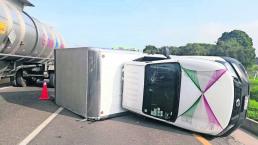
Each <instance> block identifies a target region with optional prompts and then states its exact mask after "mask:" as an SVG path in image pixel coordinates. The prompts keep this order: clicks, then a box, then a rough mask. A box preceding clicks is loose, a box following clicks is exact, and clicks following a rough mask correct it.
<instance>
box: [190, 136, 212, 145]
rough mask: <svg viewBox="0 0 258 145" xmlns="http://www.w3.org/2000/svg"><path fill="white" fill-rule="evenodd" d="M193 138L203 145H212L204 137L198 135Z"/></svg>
mask: <svg viewBox="0 0 258 145" xmlns="http://www.w3.org/2000/svg"><path fill="white" fill-rule="evenodd" d="M193 136H194V137H195V138H196V139H197V140H198V141H199V142H200V143H202V144H203V145H212V144H211V143H210V142H209V141H208V140H207V139H205V138H204V137H202V136H200V135H197V134H193Z"/></svg>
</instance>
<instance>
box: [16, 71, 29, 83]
mask: <svg viewBox="0 0 258 145" xmlns="http://www.w3.org/2000/svg"><path fill="white" fill-rule="evenodd" d="M16 84H17V86H18V87H27V82H26V80H25V79H24V78H23V76H22V70H21V71H18V72H17V74H16Z"/></svg>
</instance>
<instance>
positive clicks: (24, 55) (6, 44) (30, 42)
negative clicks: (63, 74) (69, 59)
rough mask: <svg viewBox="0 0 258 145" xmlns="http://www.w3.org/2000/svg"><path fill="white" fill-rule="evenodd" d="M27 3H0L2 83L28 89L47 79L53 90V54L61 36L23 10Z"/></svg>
mask: <svg viewBox="0 0 258 145" xmlns="http://www.w3.org/2000/svg"><path fill="white" fill-rule="evenodd" d="M26 6H31V7H33V6H34V5H33V4H32V3H31V2H29V1H27V0H0V80H1V79H2V78H10V81H11V83H12V85H13V86H18V87H25V86H27V85H35V84H37V83H40V82H42V81H44V80H46V81H48V83H49V86H51V87H54V64H53V52H54V49H56V48H64V41H63V38H62V36H61V35H60V34H59V33H58V32H55V31H54V30H53V28H52V27H50V26H47V25H45V24H43V23H42V22H40V21H38V20H37V19H35V18H33V17H31V16H30V15H29V14H27V13H26V12H25V11H24V7H26Z"/></svg>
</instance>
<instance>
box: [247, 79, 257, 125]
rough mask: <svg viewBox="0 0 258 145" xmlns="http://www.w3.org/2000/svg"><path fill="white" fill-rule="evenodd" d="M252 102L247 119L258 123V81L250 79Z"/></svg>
mask: <svg viewBox="0 0 258 145" xmlns="http://www.w3.org/2000/svg"><path fill="white" fill-rule="evenodd" d="M249 81H250V100H249V104H248V110H247V117H248V118H251V119H253V120H256V121H258V79H256V80H254V79H250V80H249Z"/></svg>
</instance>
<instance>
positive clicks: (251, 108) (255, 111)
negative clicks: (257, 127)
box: [247, 100, 258, 121]
mask: <svg viewBox="0 0 258 145" xmlns="http://www.w3.org/2000/svg"><path fill="white" fill-rule="evenodd" d="M247 117H248V118H251V119H253V120H256V121H258V102H256V101H255V100H249V105H248V110H247Z"/></svg>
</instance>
